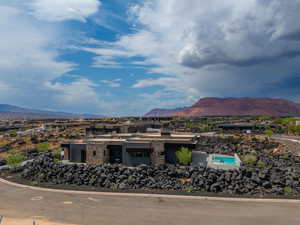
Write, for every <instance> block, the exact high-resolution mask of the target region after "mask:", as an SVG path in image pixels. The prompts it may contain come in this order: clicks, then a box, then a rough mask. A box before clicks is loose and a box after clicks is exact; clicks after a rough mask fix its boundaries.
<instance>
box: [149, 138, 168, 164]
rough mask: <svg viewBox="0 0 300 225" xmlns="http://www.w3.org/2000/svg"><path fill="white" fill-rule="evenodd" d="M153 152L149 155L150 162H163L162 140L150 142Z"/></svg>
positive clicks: (164, 160)
mask: <svg viewBox="0 0 300 225" xmlns="http://www.w3.org/2000/svg"><path fill="white" fill-rule="evenodd" d="M152 147H153V152H152V153H151V155H150V159H151V162H152V164H165V163H166V159H165V155H164V151H165V146H164V142H152Z"/></svg>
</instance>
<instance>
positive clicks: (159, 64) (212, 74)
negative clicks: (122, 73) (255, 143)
mask: <svg viewBox="0 0 300 225" xmlns="http://www.w3.org/2000/svg"><path fill="white" fill-rule="evenodd" d="M299 10H300V1H299V0H289V1H280V0H270V1H260V0H247V1H239V0H226V1H219V0H211V1H206V0H189V1H176V0H151V1H150V0H147V1H144V2H143V3H140V4H137V5H135V6H134V7H132V8H131V10H130V17H131V21H132V23H133V24H134V26H133V27H134V30H135V32H134V33H133V34H130V35H123V36H121V37H120V39H119V40H118V41H117V42H116V43H114V46H113V48H112V52H111V50H105V51H103V50H102V49H100V50H99V49H95V50H93V51H94V53H97V51H99V52H98V53H97V54H101V55H102V57H105V56H109V58H110V61H113V60H116V61H118V60H119V58H120V57H124V58H126V57H127V58H128V57H129V58H130V57H132V56H141V57H143V58H145V59H146V60H145V62H147V63H148V64H149V65H154V66H153V67H152V68H150V72H152V73H161V74H164V75H166V76H160V77H159V78H145V79H142V80H139V81H137V83H136V84H134V85H133V87H134V88H144V87H150V86H163V88H164V90H165V91H174V92H177V93H181V94H182V96H183V99H185V101H186V103H192V101H194V100H195V99H197V98H199V97H205V96H247V95H259V93H262V92H264V93H266V92H265V91H264V90H265V88H267V87H268V86H269V85H270V83H273V84H275V83H278V82H280V81H281V80H283V79H286V78H287V77H290V76H296V75H297V71H299V70H300V57H299V55H300V24H299V23H297V22H295V21H298V20H299V14H298V12H299ZM115 49H118V51H117V52H115ZM119 51H121V53H120V52H119ZM132 63H135V62H132ZM250 84H251V85H250Z"/></svg>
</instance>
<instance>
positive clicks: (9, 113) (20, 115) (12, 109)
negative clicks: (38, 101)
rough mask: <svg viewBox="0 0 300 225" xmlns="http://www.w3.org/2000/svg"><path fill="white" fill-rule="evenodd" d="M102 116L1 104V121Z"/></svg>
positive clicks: (99, 116)
mask: <svg viewBox="0 0 300 225" xmlns="http://www.w3.org/2000/svg"><path fill="white" fill-rule="evenodd" d="M101 117H103V116H102V115H93V114H76V113H66V112H54V111H46V110H37V109H28V108H22V107H18V106H14V105H8V104H0V118H1V119H63V118H66V119H67V118H101Z"/></svg>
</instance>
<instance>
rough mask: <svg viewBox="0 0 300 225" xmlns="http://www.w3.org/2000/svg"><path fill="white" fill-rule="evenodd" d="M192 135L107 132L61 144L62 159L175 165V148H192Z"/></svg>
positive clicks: (82, 161) (193, 136) (193, 138)
mask: <svg viewBox="0 0 300 225" xmlns="http://www.w3.org/2000/svg"><path fill="white" fill-rule="evenodd" d="M196 143H197V142H196V140H195V135H179V134H170V133H163V134H159V133H157V134H110V135H102V136H99V137H97V138H91V139H84V140H78V141H72V142H69V143H65V144H62V145H61V147H62V149H63V151H64V160H69V161H71V162H81V163H88V164H103V163H122V164H124V165H129V166H136V165H139V164H148V165H150V164H165V163H169V164H175V163H176V162H177V159H176V154H175V153H176V151H177V150H178V149H180V148H181V147H187V148H189V149H190V150H191V151H194V150H196Z"/></svg>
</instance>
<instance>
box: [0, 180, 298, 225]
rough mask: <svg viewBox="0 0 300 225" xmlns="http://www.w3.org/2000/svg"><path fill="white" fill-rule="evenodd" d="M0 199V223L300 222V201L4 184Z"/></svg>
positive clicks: (265, 224)
mask: <svg viewBox="0 0 300 225" xmlns="http://www.w3.org/2000/svg"><path fill="white" fill-rule="evenodd" d="M0 202H1V204H0V216H3V217H2V222H0V225H3V224H5V225H26V224H30V225H31V224H33V222H32V221H33V220H35V224H36V225H62V224H86V225H153V224H159V225H164V224H168V225H173V224H174V225H188V224H207V225H221V224H222V225H253V224H256V225H259V224H262V225H277V224H278V225H282V224H286V225H299V224H300V215H299V211H300V204H299V203H284V202H280V203H279V202H277V203H272V202H268V203H266V202H245V201H243V202H238V201H217V200H199V199H197V200H193V199H182V198H180V199H177V198H170V197H168V198H165V197H128V196H127V197H126V196H118V195H116V196H107V195H101V194H75V193H56V192H48V191H40V190H32V189H28V188H23V187H15V186H11V185H9V184H6V183H0ZM0 220H1V217H0Z"/></svg>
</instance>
